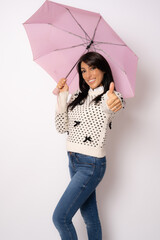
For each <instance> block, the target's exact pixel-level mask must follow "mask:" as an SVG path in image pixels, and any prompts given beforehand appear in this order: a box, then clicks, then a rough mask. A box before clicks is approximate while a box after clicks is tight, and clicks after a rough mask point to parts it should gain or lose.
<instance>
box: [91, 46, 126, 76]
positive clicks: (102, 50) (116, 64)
mask: <svg viewBox="0 0 160 240" xmlns="http://www.w3.org/2000/svg"><path fill="white" fill-rule="evenodd" d="M96 49H97V50H99V51H102V52H103V53H104V54H105V55H107V56H108V57H109V58H110V59H111V61H112V62H115V63H116V65H117V64H118V63H117V62H116V61H114V60H113V58H112V57H111V56H110V55H108V54H107V53H106V52H105V51H104V50H102V49H100V48H96ZM118 66H119V68H120V69H121V70H122V71H123V72H124V73H125V74H126V72H125V70H124V69H122V68H121V66H120V65H119V64H118Z"/></svg>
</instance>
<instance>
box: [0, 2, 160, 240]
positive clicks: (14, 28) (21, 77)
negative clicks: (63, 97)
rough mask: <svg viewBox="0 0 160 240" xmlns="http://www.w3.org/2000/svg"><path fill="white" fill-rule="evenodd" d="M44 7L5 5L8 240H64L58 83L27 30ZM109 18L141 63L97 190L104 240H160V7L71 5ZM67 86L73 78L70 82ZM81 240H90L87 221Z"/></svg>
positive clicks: (1, 51) (1, 25)
mask: <svg viewBox="0 0 160 240" xmlns="http://www.w3.org/2000/svg"><path fill="white" fill-rule="evenodd" d="M43 2H44V1H42V0H34V1H31V0H30V1H25V0H14V1H11V0H10V1H2V0H1V1H0V43H1V44H0V123H1V124H0V148H1V150H0V239H2V240H22V239H23V240H35V239H38V240H46V239H47V240H51V239H52V240H53V239H54V240H58V239H60V238H59V234H58V232H57V230H56V229H55V227H54V225H53V223H52V213H53V210H54V208H55V206H56V204H57V202H58V200H59V198H60V196H61V195H62V193H63V191H64V190H65V188H66V186H67V184H68V182H69V171H68V157H67V153H66V146H65V140H66V135H65V134H64V135H61V134H58V133H57V132H56V129H55V124H54V116H55V104H56V97H55V96H54V95H53V94H52V90H53V89H54V88H55V86H56V83H55V82H54V81H53V80H52V79H51V77H50V76H49V75H48V74H47V73H46V72H45V71H44V70H43V69H42V68H40V67H39V66H38V65H37V64H36V63H35V62H33V61H32V53H31V48H30V45H29V41H28V38H27V35H26V32H25V30H24V28H23V25H22V23H23V22H24V21H26V20H27V19H28V18H29V17H30V16H31V15H32V14H33V13H34V12H35V11H36V10H37V9H38V8H39V7H40V6H41V5H42V3H43ZM57 2H59V3H64V4H66V5H72V6H75V7H78V8H83V9H86V10H90V11H95V12H99V13H101V14H102V15H103V17H104V18H105V20H106V21H107V22H108V23H109V24H110V26H112V27H113V29H114V30H115V31H116V32H117V33H118V34H119V36H120V37H121V38H122V39H123V40H124V41H125V42H126V44H127V45H128V46H129V47H130V48H131V49H132V50H133V51H134V52H135V53H136V55H137V56H138V57H139V62H138V70H137V81H136V94H135V97H134V98H132V99H128V100H127V101H126V102H127V106H126V110H125V111H123V112H122V113H121V114H120V115H118V116H117V118H116V119H115V120H114V123H113V129H112V131H111V136H110V142H109V145H108V156H107V170H106V174H105V177H104V178H103V181H102V182H101V183H100V185H99V186H98V188H97V201H98V206H99V214H100V218H101V222H102V228H103V240H128V239H129V240H135V239H136V240H151V239H154V240H159V239H160V228H159V222H160V207H159V202H160V187H159V183H160V174H159V172H160V161H159V160H160V153H159V152H160V151H159V148H160V147H159V136H158V134H159V133H160V127H159V123H160V119H159V116H160V113H159V109H160V107H159V104H160V94H159V88H160V71H159V69H160V66H159V62H160V57H159V55H160V47H159V43H160V30H159V29H160V28H159V22H160V14H159V10H160V1H159V0H141V1H139V0H134V1H128V0H98V1H97V0H87V1H86V0H81V1H77V0H75V1H73V0H62V1H59V0H57ZM62 77H63V76H62ZM73 222H74V224H75V227H76V230H77V233H78V235H79V240H85V239H87V234H86V230H85V225H84V222H83V220H82V218H81V215H80V213H79V212H77V214H76V215H75V216H74V218H73Z"/></svg>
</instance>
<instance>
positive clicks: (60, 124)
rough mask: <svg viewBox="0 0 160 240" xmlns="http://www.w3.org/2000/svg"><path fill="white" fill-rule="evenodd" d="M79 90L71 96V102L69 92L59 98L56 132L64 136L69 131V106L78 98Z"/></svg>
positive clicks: (56, 111) (62, 93) (63, 93)
mask: <svg viewBox="0 0 160 240" xmlns="http://www.w3.org/2000/svg"><path fill="white" fill-rule="evenodd" d="M77 93H78V90H77V91H76V92H75V93H73V94H72V95H71V98H70V100H69V101H68V102H67V100H68V95H69V92H68V91H65V92H60V93H59V94H58V96H57V103H56V110H55V127H56V130H57V131H58V132H59V133H61V134H63V133H65V132H67V131H68V112H67V106H68V105H69V103H71V102H72V101H73V100H74V99H75V98H76V96H77Z"/></svg>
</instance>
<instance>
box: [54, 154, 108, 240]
mask: <svg viewBox="0 0 160 240" xmlns="http://www.w3.org/2000/svg"><path fill="white" fill-rule="evenodd" d="M67 154H68V158H69V170H70V176H71V181H70V183H69V185H68V187H67V188H66V190H65V192H64V193H63V195H62V197H61V198H60V200H59V202H58V204H57V206H56V208H55V210H54V213H53V223H54V225H55V227H56V228H57V230H58V231H59V234H60V236H61V239H62V240H77V239H78V237H77V234H76V230H75V228H74V226H73V223H72V217H73V216H74V215H75V213H76V212H77V210H78V209H80V212H81V215H82V217H83V219H84V222H85V224H86V228H87V233H88V239H89V240H102V231H101V224H100V220H99V216H98V209H97V203H96V191H95V188H96V187H97V185H98V184H99V183H100V181H101V180H102V178H103V176H104V173H105V170H106V157H102V158H97V157H92V156H88V155H84V154H80V153H76V152H67Z"/></svg>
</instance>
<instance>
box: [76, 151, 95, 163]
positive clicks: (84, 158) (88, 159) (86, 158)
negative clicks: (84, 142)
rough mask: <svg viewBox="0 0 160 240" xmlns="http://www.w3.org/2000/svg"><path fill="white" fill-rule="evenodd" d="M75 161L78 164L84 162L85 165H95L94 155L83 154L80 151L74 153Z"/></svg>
mask: <svg viewBox="0 0 160 240" xmlns="http://www.w3.org/2000/svg"><path fill="white" fill-rule="evenodd" d="M75 161H76V162H77V163H78V164H85V165H91V166H94V165H95V157H92V156H89V155H85V154H82V153H75Z"/></svg>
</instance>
